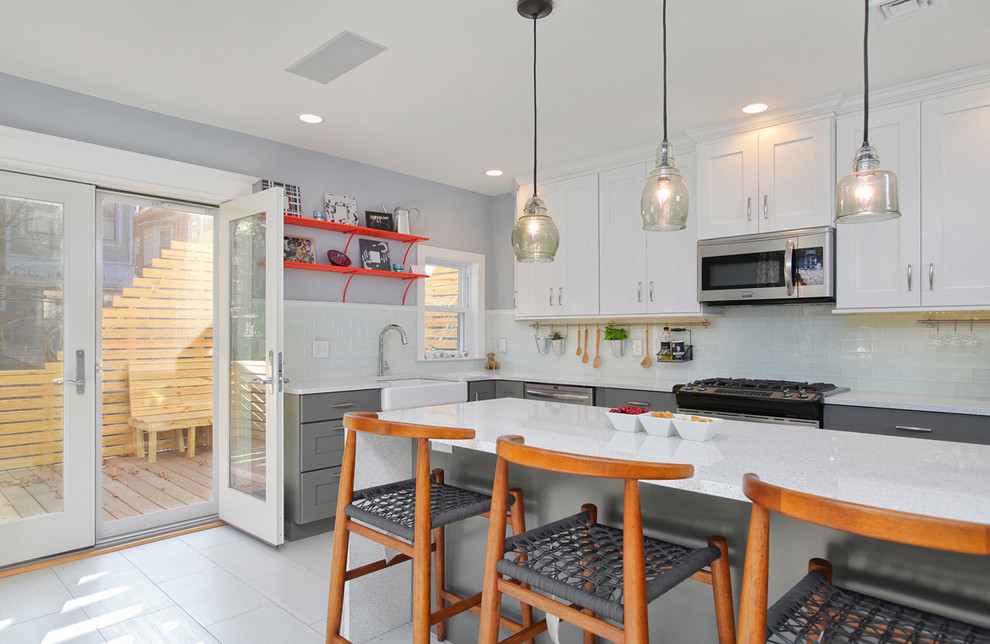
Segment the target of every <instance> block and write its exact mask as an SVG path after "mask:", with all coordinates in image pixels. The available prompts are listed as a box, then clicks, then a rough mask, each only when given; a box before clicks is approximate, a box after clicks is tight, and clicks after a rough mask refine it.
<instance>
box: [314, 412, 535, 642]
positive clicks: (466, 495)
mask: <svg viewBox="0 0 990 644" xmlns="http://www.w3.org/2000/svg"><path fill="white" fill-rule="evenodd" d="M344 427H345V428H346V432H347V433H346V438H345V445H344V460H343V466H342V467H341V471H340V492H339V494H338V497H337V516H336V520H335V524H334V537H333V560H332V562H331V569H330V600H329V602H328V610H327V642H328V644H329V643H334V642H348V640H347V639H345V638H344V637H342V636H341V635H340V624H341V618H342V615H341V613H342V609H343V601H344V583H345V582H347V581H350V580H352V579H357V578H358V577H363V576H365V575H368V574H370V573H373V572H377V571H379V570H383V569H385V568H389V567H391V566H394V565H396V564H400V563H403V562H406V561H409V560H412V562H413V643H414V644H429V641H430V628H431V627H432V626H434V625H436V626H437V638H438V639H439V640H441V641H442V640H444V639H445V638H446V632H445V630H446V624H445V620H447V619H448V618H450V617H453V616H454V615H457V614H458V613H462V612H464V611H465V610H471V611H473V612H475V613H479V612H480V609H479V604H480V603H481V593H480V592H478V593H476V594H474V595H472V596H471V597H461V596H459V595H456V594H454V593H453V592H451V591H450V590H448V589H447V588H446V584H445V574H444V573H445V569H444V551H445V535H444V526H446V525H449V524H451V523H453V522H455V521H460V520H461V519H466V518H469V517H473V516H485V517H488V518H489V521H490V523H491V525H493V526H497V528H496V530H498V529H500V530H501V531H502V532H503V534H504V533H505V529H506V524H508V525H510V526H511V527H512V529H513V532H514V533H517V532H523V531H525V529H526V523H525V518H524V515H523V503H522V492H521V491H520V490H518V489H513V490H511V491H510V490H506V492H505V498H503V499H502V500H501V503H500V504H499V510H498V511H497V512H496V513H495V514H494V515H492V516H494V517H496V519H495V520H494V521H493V520H491V516H490V512H491V509H492V499H491V497H490V496H488V495H486V494H481V493H478V492H474V491H472V490H466V489H463V488H459V487H454V486H451V485H445V484H444V482H443V471H442V470H439V469H437V470H432V471H431V470H430V446H429V442H430V439H454V440H458V439H460V440H466V439H471V438H474V430H472V429H462V428H457V427H433V426H429V425H416V424H412V423H400V422H391V421H384V420H380V419H379V418H378V415H377V414H375V413H371V412H351V413H348V414H346V415H345V416H344ZM357 432H366V433H369V434H379V435H384V436H397V437H405V438H412V439H415V440H416V442H417V462H416V477H415V478H413V479H409V480H406V481H399V482H396V483H389V484H386V485H380V486H377V487H372V488H367V489H364V490H358V491H355V490H354V467H355V461H356V451H357V447H356V444H357V434H356V433H357ZM351 532H353V533H355V534H359V535H361V536H362V537H366V538H368V539H371V540H373V541H376V542H378V543H381V544H383V545H385V546H386V547H388V548H391V549H392V550H395V551H397V552H398V553H399V554H397V555H395V556H394V557H392V558H391V559H388V560H386V559H382V560H380V561H376V562H372V563H369V564H365V565H363V566H360V567H358V568H354V569H351V570H348V569H347V549H348V544H349V540H350V533H351ZM431 535H432V539H431ZM431 552H433V553H434V566H433V572H434V580H433V581H434V589H435V593H436V603H437V610H436V611H435V612H434V611H432V609H431V596H430V568H431V566H430V553H431ZM447 602H452V603H451V604H450V605H447ZM522 617H523V623H522V624H520V623H518V622H515V621H512V620H509V619H504V620H503V626H505V627H506V628H509V629H511V630H513V631H520V630H523V629H524V628H526V627H528V626H530V625H531V624H532V623H533V612H532V608H530V607H529V606H527V605H523V606H522ZM520 641H522V640H520Z"/></svg>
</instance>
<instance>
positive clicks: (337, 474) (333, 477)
mask: <svg viewBox="0 0 990 644" xmlns="http://www.w3.org/2000/svg"><path fill="white" fill-rule="evenodd" d="M340 474H341V473H340V472H334V473H333V474H331V475H330V478H332V479H339V478H340Z"/></svg>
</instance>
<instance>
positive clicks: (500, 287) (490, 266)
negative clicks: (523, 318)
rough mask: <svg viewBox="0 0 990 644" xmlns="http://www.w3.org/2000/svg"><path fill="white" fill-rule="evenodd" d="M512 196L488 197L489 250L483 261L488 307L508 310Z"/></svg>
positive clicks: (512, 261)
mask: <svg viewBox="0 0 990 644" xmlns="http://www.w3.org/2000/svg"><path fill="white" fill-rule="evenodd" d="M515 213H516V197H515V195H511V194H505V195H499V196H497V197H492V210H491V220H490V222H489V223H490V230H491V239H490V244H491V250H490V252H489V253H488V259H487V261H486V263H485V269H486V273H485V278H486V279H485V297H486V299H487V300H488V308H489V309H492V310H494V309H511V308H512V292H513V291H514V290H515V264H516V256H515V255H514V254H513V252H512V243H511V241H512V226H513V225H514V224H515V221H516V216H515Z"/></svg>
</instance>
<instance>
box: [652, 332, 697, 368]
mask: <svg viewBox="0 0 990 644" xmlns="http://www.w3.org/2000/svg"><path fill="white" fill-rule="evenodd" d="M675 333H676V334H682V333H687V340H682V339H678V338H675V337H674V334H675ZM680 337H681V338H683V336H680ZM693 359H694V345H693V344H692V342H691V329H686V328H683V327H678V328H676V329H671V328H670V327H664V328H663V335H662V336H660V351H658V352H657V362H662V363H663V362H688V361H690V360H693Z"/></svg>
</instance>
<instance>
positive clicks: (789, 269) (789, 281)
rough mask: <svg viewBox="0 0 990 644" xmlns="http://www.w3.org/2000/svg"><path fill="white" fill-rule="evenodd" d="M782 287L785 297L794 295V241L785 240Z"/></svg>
mask: <svg viewBox="0 0 990 644" xmlns="http://www.w3.org/2000/svg"><path fill="white" fill-rule="evenodd" d="M784 286H785V287H787V295H788V296H791V295H794V240H793V239H788V240H787V250H785V251H784Z"/></svg>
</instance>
